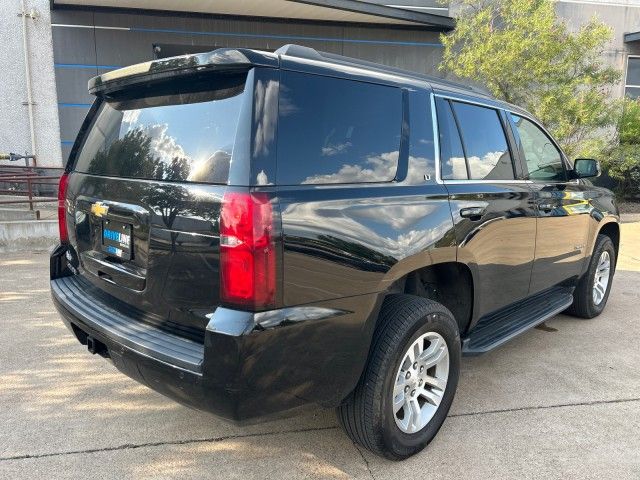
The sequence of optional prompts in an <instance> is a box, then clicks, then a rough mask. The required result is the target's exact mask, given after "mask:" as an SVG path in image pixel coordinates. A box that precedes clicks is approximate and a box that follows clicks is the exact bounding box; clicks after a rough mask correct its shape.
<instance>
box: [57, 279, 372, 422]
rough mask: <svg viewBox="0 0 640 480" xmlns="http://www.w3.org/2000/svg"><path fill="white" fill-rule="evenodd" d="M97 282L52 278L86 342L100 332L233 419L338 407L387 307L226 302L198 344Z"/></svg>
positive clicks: (188, 398) (168, 383) (204, 406)
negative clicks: (127, 307) (117, 302)
mask: <svg viewBox="0 0 640 480" xmlns="http://www.w3.org/2000/svg"><path fill="white" fill-rule="evenodd" d="M52 272H53V271H52ZM85 283H86V281H85ZM93 288H95V287H93ZM90 290H91V287H87V286H86V284H83V282H82V280H81V277H80V276H76V275H71V276H64V277H60V278H53V279H52V280H51V293H52V297H53V301H54V304H55V306H56V308H57V309H58V311H59V312H60V314H61V316H62V318H63V321H64V323H65V324H66V325H67V327H68V328H69V329H70V330H71V331H72V332H73V333H74V335H75V336H76V338H77V339H78V340H79V341H80V342H81V343H83V344H86V343H87V336H89V337H91V339H94V340H97V341H98V342H100V343H101V344H103V345H104V346H105V347H106V349H105V350H106V351H105V352H104V354H105V356H108V357H110V358H111V360H112V361H113V363H114V365H115V366H116V367H117V368H118V369H119V370H120V371H122V372H123V373H125V374H126V375H128V376H129V377H131V378H133V379H135V380H137V381H139V382H141V383H143V384H145V385H147V386H149V387H150V388H152V389H154V390H156V391H158V392H160V393H162V394H164V395H166V396H168V397H170V398H172V399H174V400H176V401H178V402H180V403H183V404H185V405H188V406H191V407H194V408H197V409H200V410H205V411H208V412H211V413H213V414H215V415H217V416H219V417H222V418H224V419H227V420H230V421H233V422H246V421H253V420H255V419H263V418H269V417H273V416H279V414H280V413H281V412H284V411H287V410H291V409H294V408H297V407H300V406H302V405H305V404H308V403H316V404H319V405H322V406H326V407H332V406H336V405H338V404H339V403H340V402H341V401H342V400H343V399H344V398H345V397H346V396H347V395H348V394H349V393H350V392H351V390H352V389H353V388H354V387H355V385H356V383H357V381H358V379H359V377H360V374H361V372H362V369H363V368H364V364H365V362H366V358H367V355H368V349H369V344H370V340H371V336H372V332H373V326H374V324H375V322H374V321H373V320H374V319H375V317H376V316H377V309H378V308H379V301H378V295H363V296H359V297H351V298H348V299H341V300H337V301H332V302H331V304H332V305H331V307H328V306H325V305H318V304H314V305H307V306H301V307H294V308H285V309H280V310H273V311H270V312H262V313H256V314H254V313H249V312H242V311H236V310H230V309H226V308H221V307H219V308H217V309H215V311H214V312H212V313H211V315H210V321H209V324H208V326H207V329H206V331H205V335H204V342H198V341H196V340H191V339H187V338H183V337H180V336H178V335H175V334H173V333H170V332H164V331H162V330H160V329H159V328H157V327H156V326H152V325H149V324H145V323H144V322H140V320H138V319H136V318H132V317H128V316H127V315H125V314H123V313H122V312H120V311H117V310H115V309H114V308H112V306H110V305H109V303H108V302H105V301H104V297H100V298H96V297H94V296H92V295H91V291H90Z"/></svg>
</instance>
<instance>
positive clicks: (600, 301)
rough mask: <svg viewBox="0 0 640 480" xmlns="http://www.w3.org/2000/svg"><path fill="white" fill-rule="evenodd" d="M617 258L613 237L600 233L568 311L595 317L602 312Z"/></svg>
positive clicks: (573, 313)
mask: <svg viewBox="0 0 640 480" xmlns="http://www.w3.org/2000/svg"><path fill="white" fill-rule="evenodd" d="M615 259H616V250H615V247H614V246H613V242H612V241H611V239H610V238H609V237H607V236H606V235H598V238H597V240H596V245H595V247H594V249H593V254H592V255H591V260H590V261H589V269H588V270H587V272H586V273H585V274H584V275H583V277H582V278H581V279H580V281H579V282H578V286H577V287H576V289H575V291H574V292H573V304H572V305H571V307H569V309H568V310H567V313H569V314H571V315H575V316H577V317H582V318H593V317H597V316H598V315H600V314H601V313H602V310H604V307H605V305H606V304H607V300H608V298H609V292H610V291H611V283H612V280H613V273H614V269H615V268H614V266H615Z"/></svg>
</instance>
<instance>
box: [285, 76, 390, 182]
mask: <svg viewBox="0 0 640 480" xmlns="http://www.w3.org/2000/svg"><path fill="white" fill-rule="evenodd" d="M401 122H402V99H401V92H400V90H399V89H397V88H394V87H388V86H382V85H374V84H367V83H362V82H354V81H350V80H343V79H337V78H329V77H321V76H316V75H306V74H301V73H296V72H283V73H282V78H281V84H280V103H279V120H278V147H277V151H278V171H277V179H278V183H279V184H281V185H299V184H331V183H359V182H388V181H391V180H393V179H394V178H395V175H396V170H397V166H398V150H399V147H400V127H401Z"/></svg>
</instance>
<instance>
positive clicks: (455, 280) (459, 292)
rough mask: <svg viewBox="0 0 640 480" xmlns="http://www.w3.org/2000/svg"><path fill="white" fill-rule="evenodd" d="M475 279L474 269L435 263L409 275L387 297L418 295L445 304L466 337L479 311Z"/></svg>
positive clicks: (399, 281)
mask: <svg viewBox="0 0 640 480" xmlns="http://www.w3.org/2000/svg"><path fill="white" fill-rule="evenodd" d="M474 278H475V276H474V274H473V271H472V269H471V268H470V267H469V266H468V265H466V264H464V263H461V262H456V261H450V262H442V263H434V264H431V265H427V266H424V267H421V268H417V269H414V270H411V271H409V272H406V273H405V274H404V275H403V276H402V277H400V278H398V279H397V280H396V281H395V282H394V283H393V284H392V285H391V286H390V287H389V289H388V291H387V292H386V294H387V295H390V294H397V293H405V294H409V295H417V296H420V297H424V298H428V299H430V300H434V301H436V302H438V303H440V304H442V305H444V306H445V307H446V308H447V309H449V311H450V312H451V313H452V314H453V316H454V318H455V320H456V322H457V324H458V329H459V331H460V334H464V333H465V332H466V331H467V330H468V329H469V326H470V325H471V322H472V320H473V314H474V312H475V311H476V306H475V301H476V298H475V294H474V292H475V291H474V283H475V282H474ZM377 327H378V324H376V328H377Z"/></svg>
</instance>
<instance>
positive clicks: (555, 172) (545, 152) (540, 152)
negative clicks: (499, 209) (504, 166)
mask: <svg viewBox="0 0 640 480" xmlns="http://www.w3.org/2000/svg"><path fill="white" fill-rule="evenodd" d="M511 119H512V120H513V123H514V124H515V126H516V132H515V133H516V135H517V137H518V140H519V144H520V149H521V153H522V156H523V157H524V159H525V161H526V162H527V170H528V171H529V179H530V180H534V181H541V182H562V181H565V180H566V175H565V171H564V165H563V163H562V155H561V154H560V151H559V150H558V149H557V148H556V147H555V145H554V144H553V142H552V141H551V139H550V138H549V137H548V136H547V135H546V134H545V133H544V132H543V131H542V130H541V129H540V128H539V127H538V126H537V125H536V124H535V123H533V122H531V121H529V120H527V119H526V118H524V117H520V116H518V115H515V114H513V113H512V114H511Z"/></svg>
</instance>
